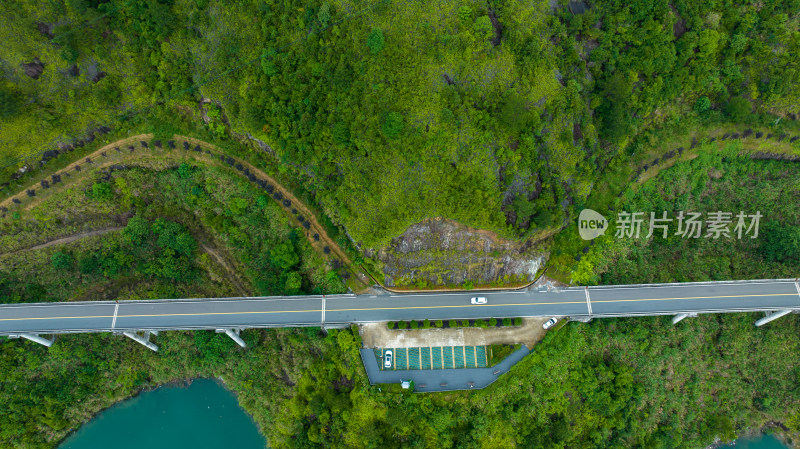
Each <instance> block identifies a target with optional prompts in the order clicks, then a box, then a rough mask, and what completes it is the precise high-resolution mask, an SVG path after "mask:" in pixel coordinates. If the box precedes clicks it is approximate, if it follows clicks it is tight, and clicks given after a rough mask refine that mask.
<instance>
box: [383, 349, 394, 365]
mask: <svg viewBox="0 0 800 449" xmlns="http://www.w3.org/2000/svg"><path fill="white" fill-rule="evenodd" d="M383 367H384V368H391V367H392V351H386V353H385V354H384V355H383Z"/></svg>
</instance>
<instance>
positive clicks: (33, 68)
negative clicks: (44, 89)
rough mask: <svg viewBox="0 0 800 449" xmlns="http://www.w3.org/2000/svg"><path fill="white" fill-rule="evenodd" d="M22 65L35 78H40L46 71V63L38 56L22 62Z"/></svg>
mask: <svg viewBox="0 0 800 449" xmlns="http://www.w3.org/2000/svg"><path fill="white" fill-rule="evenodd" d="M22 67H23V68H24V69H25V74H26V75H28V76H29V77H31V78H33V79H39V76H41V74H42V72H44V64H42V61H40V60H39V58H38V57H36V58H33V62H29V63H27V64H22Z"/></svg>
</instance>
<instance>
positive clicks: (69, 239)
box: [20, 226, 123, 251]
mask: <svg viewBox="0 0 800 449" xmlns="http://www.w3.org/2000/svg"><path fill="white" fill-rule="evenodd" d="M121 229H123V227H121V226H117V227H113V228H103V229H96V230H94V231H88V232H81V233H80V234H74V235H70V236H67V237H62V238H60V239H55V240H50V241H49V242H47V243H42V244H41V245H36V246H31V247H30V248H25V249H21V250H20V251H33V250H37V249H43V248H48V247H50V246H55V245H66V244H67V243H72V242H74V241H75V240H80V239H84V238H86V237H94V236H96V235H103V234H107V233H109V232H114V231H119V230H121Z"/></svg>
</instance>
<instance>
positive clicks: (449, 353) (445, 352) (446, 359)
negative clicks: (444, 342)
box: [442, 346, 453, 369]
mask: <svg viewBox="0 0 800 449" xmlns="http://www.w3.org/2000/svg"><path fill="white" fill-rule="evenodd" d="M442 368H444V369H448V368H453V347H452V346H445V347H443V348H442Z"/></svg>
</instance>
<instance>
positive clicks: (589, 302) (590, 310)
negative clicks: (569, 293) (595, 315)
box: [584, 287, 592, 315]
mask: <svg viewBox="0 0 800 449" xmlns="http://www.w3.org/2000/svg"><path fill="white" fill-rule="evenodd" d="M584 291H585V292H586V307H588V308H589V315H591V314H592V301H591V300H590V299H589V288H588V287H587V288H586V289H585V290H584Z"/></svg>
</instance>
